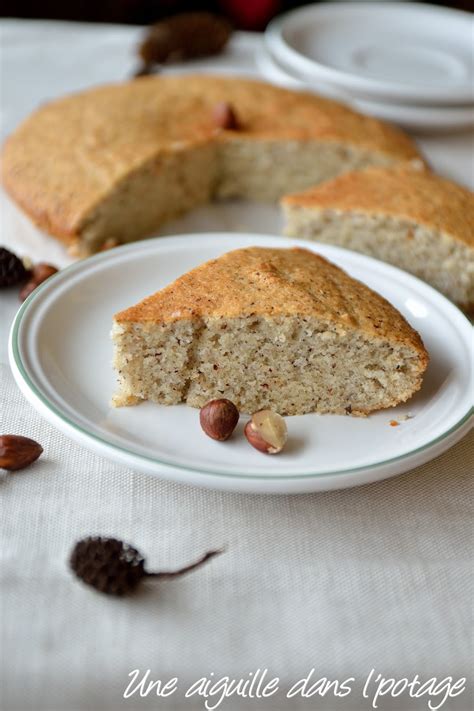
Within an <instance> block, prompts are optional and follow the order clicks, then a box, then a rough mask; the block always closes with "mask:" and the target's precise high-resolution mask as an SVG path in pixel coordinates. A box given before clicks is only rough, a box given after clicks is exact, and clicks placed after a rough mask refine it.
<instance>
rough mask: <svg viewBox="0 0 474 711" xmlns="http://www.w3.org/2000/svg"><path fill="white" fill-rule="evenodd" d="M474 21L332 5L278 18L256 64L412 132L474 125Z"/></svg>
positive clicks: (438, 10)
mask: <svg viewBox="0 0 474 711" xmlns="http://www.w3.org/2000/svg"><path fill="white" fill-rule="evenodd" d="M473 41H474V20H473V18H472V16H471V15H470V14H469V13H467V12H461V11H458V10H450V9H447V8H442V7H435V6H432V5H423V4H420V3H408V2H407V3H405V2H380V3H378V2H377V3H375V2H331V3H321V4H316V5H309V6H306V7H303V8H300V9H298V10H294V11H292V12H289V13H287V14H285V15H281V16H279V17H277V18H276V19H275V20H273V21H272V22H271V23H270V25H269V26H268V28H267V30H266V32H265V41H264V46H263V48H262V50H261V52H260V53H259V56H258V58H257V61H258V64H259V68H260V70H261V72H262V73H263V74H264V75H265V76H266V77H267V78H268V79H270V80H271V81H274V82H276V83H279V84H282V85H287V86H291V87H296V88H304V89H306V90H307V89H310V90H314V91H315V92H316V93H319V94H323V95H326V96H329V97H331V98H335V99H338V100H340V101H344V102H346V103H348V104H350V105H352V106H353V107H355V108H357V109H358V110H360V111H363V112H364V113H368V114H372V115H373V116H377V117H378V118H382V119H385V120H389V121H393V122H395V123H398V124H400V125H402V126H404V127H407V128H411V129H437V130H441V129H446V130H448V129H453V128H466V127H468V126H472V125H474V52H473Z"/></svg>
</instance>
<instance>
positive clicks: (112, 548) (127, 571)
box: [69, 536, 221, 595]
mask: <svg viewBox="0 0 474 711" xmlns="http://www.w3.org/2000/svg"><path fill="white" fill-rule="evenodd" d="M220 552H221V551H209V553H206V554H205V555H204V556H203V557H202V558H200V559H199V560H198V561H196V562H195V563H192V564H191V565H188V566H186V567H185V568H181V569H180V570H175V571H171V572H157V573H150V572H148V571H147V570H145V559H144V557H143V556H142V555H141V553H139V551H137V549H136V548H133V546H131V545H129V544H128V543H124V542H123V541H119V540H118V539H116V538H104V537H102V536H91V537H88V538H83V539H82V540H80V541H78V542H77V543H76V544H75V546H74V548H73V550H72V553H71V557H70V559H69V565H70V567H71V569H72V570H73V571H74V573H75V574H76V575H77V577H78V578H80V579H81V580H82V581H83V582H84V583H87V585H91V586H92V587H94V588H96V590H99V591H100V592H103V593H106V594H108V595H127V594H128V593H131V592H133V591H134V590H135V589H136V588H137V586H138V585H139V583H140V581H141V580H142V579H143V578H144V577H155V578H173V577H176V576H178V575H183V574H184V573H187V572H189V571H191V570H193V569H194V568H198V567H199V566H201V565H202V564H203V563H205V562H206V561H207V560H209V559H210V558H212V557H213V556H215V555H217V554H218V553H220Z"/></svg>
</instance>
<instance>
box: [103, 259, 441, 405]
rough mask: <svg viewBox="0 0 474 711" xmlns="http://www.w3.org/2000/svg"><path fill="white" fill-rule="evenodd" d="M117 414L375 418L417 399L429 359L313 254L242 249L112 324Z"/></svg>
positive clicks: (402, 325)
mask: <svg viewBox="0 0 474 711" xmlns="http://www.w3.org/2000/svg"><path fill="white" fill-rule="evenodd" d="M112 337H113V340H114V344H115V355H114V367H115V369H116V371H117V374H118V379H119V390H118V393H117V394H116V396H115V397H114V400H113V404H114V405H115V406H121V405H130V404H135V403H137V402H139V401H141V400H145V399H150V400H153V401H155V402H159V403H162V404H167V405H172V404H178V403H180V402H186V403H187V404H188V405H190V406H193V407H202V406H203V405H204V404H205V403H206V402H207V401H209V400H211V399H213V398H221V397H222V398H228V399H230V400H232V401H233V402H234V403H235V404H236V405H237V407H238V408H239V410H240V411H241V412H248V413H251V412H255V411H256V410H259V409H262V408H270V409H274V410H277V411H278V412H280V414H284V415H294V414H304V413H307V412H320V413H335V414H352V415H367V414H369V413H370V412H372V411H374V410H379V409H385V408H388V407H393V406H395V405H397V404H399V403H400V402H403V401H405V400H407V399H409V398H410V397H411V396H412V395H413V394H414V393H415V392H416V391H417V390H418V389H419V388H420V387H421V383H422V378H423V373H424V371H425V369H426V367H427V364H428V354H427V352H426V349H425V348H424V346H423V343H422V341H421V338H420V336H419V334H417V333H416V331H414V330H413V329H412V328H411V326H409V324H408V323H407V322H406V320H405V319H404V318H403V316H402V315H401V314H400V313H399V312H398V311H397V310H396V309H395V308H394V307H392V306H391V305H390V304H389V303H388V302H387V301H386V300H385V299H383V298H382V297H381V296H379V295H378V294H376V293H375V292H373V291H371V290H370V289H369V288H368V287H366V286H365V285H363V284H361V283H360V282H358V281H356V280H354V279H352V278H351V277H349V276H348V275H347V274H346V273H345V272H343V271H342V270H341V269H339V268H338V267H336V266H335V265H333V264H331V263H330V262H328V261H327V260H325V259H323V258H322V257H319V256H318V255H316V254H314V253H313V252H311V251H307V250H302V249H299V248H297V249H268V248H257V247H255V248H245V249H241V250H235V251H233V252H229V253H227V254H225V255H222V256H221V257H220V258H218V259H216V260H211V261H210V262H206V263H205V264H203V265H201V266H199V267H197V268H196V269H194V270H191V271H190V272H188V273H187V274H184V275H183V276H182V277H180V278H178V279H177V280H176V281H175V282H173V284H170V285H169V286H168V287H165V289H163V290H161V291H160V292H157V293H156V294H154V295H152V296H151V297H148V298H147V299H144V300H143V301H142V302H140V303H139V304H137V305H136V306H134V307H131V308H129V309H126V310H125V311H122V312H120V313H118V314H116V316H115V318H114V326H113V333H112Z"/></svg>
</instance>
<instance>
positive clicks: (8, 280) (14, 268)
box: [0, 247, 29, 287]
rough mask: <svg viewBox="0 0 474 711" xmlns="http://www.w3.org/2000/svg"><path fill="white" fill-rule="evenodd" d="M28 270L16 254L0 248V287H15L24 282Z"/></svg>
mask: <svg viewBox="0 0 474 711" xmlns="http://www.w3.org/2000/svg"><path fill="white" fill-rule="evenodd" d="M28 274H29V272H28V270H27V269H25V265H24V264H23V262H22V261H21V259H20V258H19V257H17V256H16V254H13V252H10V250H9V249H6V248H5V247H0V287H2V286H16V285H17V284H21V283H22V282H24V281H26V279H27V278H28Z"/></svg>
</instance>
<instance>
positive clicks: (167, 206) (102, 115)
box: [2, 75, 419, 255]
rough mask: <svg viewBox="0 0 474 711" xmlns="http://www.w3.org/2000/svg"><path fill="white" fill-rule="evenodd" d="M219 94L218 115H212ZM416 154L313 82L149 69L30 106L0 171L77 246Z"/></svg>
mask: <svg viewBox="0 0 474 711" xmlns="http://www.w3.org/2000/svg"><path fill="white" fill-rule="evenodd" d="M222 105H226V106H228V107H229V111H231V112H232V113H231V115H232V116H234V119H235V120H234V121H232V122H231V124H230V125H226V124H225V123H224V125H222V124H221V123H216V107H218V106H222ZM221 118H222V117H221ZM418 156H419V152H418V150H417V148H416V146H415V144H414V143H413V142H412V141H411V140H410V139H409V138H408V137H407V136H405V135H404V134H403V133H402V132H401V131H399V130H398V129H396V128H393V127H391V126H389V125H388V124H384V123H383V122H381V121H377V120H376V119H374V118H370V117H368V116H362V115H361V114H358V113H356V112H355V111H352V110H351V109H349V108H347V107H346V106H343V105H342V104H338V103H336V102H334V101H329V100H327V99H323V98H319V97H317V96H315V95H314V94H305V93H302V92H295V91H288V90H286V89H281V88H278V87H276V86H272V85H270V84H265V83H264V82H257V81H249V80H246V79H240V78H235V77H232V78H231V77H219V76H216V75H212V76H203V75H186V76H184V75H183V76H153V77H142V78H140V79H137V80H135V81H130V82H124V83H122V84H114V85H109V86H101V87H94V88H92V89H88V90H87V91H83V92H81V93H79V94H75V95H73V96H68V97H65V98H62V99H59V100H56V101H52V102H51V103H49V104H46V105H45V106H42V107H41V108H40V109H39V110H38V111H36V112H35V113H33V114H32V115H31V116H30V117H29V118H27V119H26V120H25V121H24V122H23V123H22V124H21V125H20V126H19V127H18V128H17V129H16V131H15V132H14V133H13V134H12V135H11V136H10V137H9V138H8V140H7V142H6V144H5V147H4V150H3V156H2V158H3V160H2V172H3V183H4V185H5V188H6V189H7V191H8V192H9V194H10V195H11V196H12V197H13V198H14V199H15V200H16V202H17V203H18V204H19V205H21V206H22V207H23V209H24V210H25V211H26V212H27V213H28V214H29V215H30V216H31V217H32V219H33V220H34V221H35V222H36V223H37V224H38V225H39V226H40V227H41V228H42V229H44V230H46V231H47V232H49V233H51V234H53V235H55V236H57V237H59V238H60V239H62V240H64V241H65V242H66V243H67V244H69V245H70V247H71V249H72V250H73V251H74V252H76V253H79V254H82V255H86V254H90V253H92V252H96V251H98V250H99V249H101V248H102V247H104V246H107V245H109V246H110V245H113V244H120V243H123V242H130V241H132V240H135V239H139V238H140V237H143V236H146V235H150V234H152V233H153V232H156V230H157V229H158V228H159V227H160V226H161V225H162V224H163V223H164V222H165V221H166V220H169V219H171V218H173V217H176V216H177V215H179V214H180V213H183V212H185V211H187V210H190V209H191V208H194V207H196V206H197V205H201V204H203V203H206V202H209V201H210V200H212V199H214V198H228V197H241V198H248V199H251V200H268V201H276V200H278V199H279V198H280V197H281V196H282V195H284V194H285V193H289V192H293V191H296V190H302V189H304V188H307V187H309V186H310V185H314V184H315V183H318V182H320V181H321V180H327V179H329V178H333V177H335V176H336V175H339V174H340V173H342V172H344V171H346V170H354V169H356V168H363V167H365V166H367V165H392V164H395V163H397V162H399V161H405V160H411V159H418Z"/></svg>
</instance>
